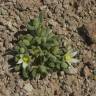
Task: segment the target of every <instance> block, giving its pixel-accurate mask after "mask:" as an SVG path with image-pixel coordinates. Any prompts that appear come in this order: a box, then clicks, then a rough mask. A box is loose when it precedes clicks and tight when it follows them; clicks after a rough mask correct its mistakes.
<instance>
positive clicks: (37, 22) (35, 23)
mask: <svg viewBox="0 0 96 96" xmlns="http://www.w3.org/2000/svg"><path fill="white" fill-rule="evenodd" d="M39 25H40V20H39V18H35V19H34V21H33V26H34V27H35V29H37V28H38V27H39Z"/></svg>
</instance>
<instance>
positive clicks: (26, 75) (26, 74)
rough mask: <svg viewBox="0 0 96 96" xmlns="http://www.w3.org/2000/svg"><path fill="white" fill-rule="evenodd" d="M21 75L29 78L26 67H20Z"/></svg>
mask: <svg viewBox="0 0 96 96" xmlns="http://www.w3.org/2000/svg"><path fill="white" fill-rule="evenodd" d="M22 75H23V77H24V79H27V78H29V75H28V71H27V69H22Z"/></svg>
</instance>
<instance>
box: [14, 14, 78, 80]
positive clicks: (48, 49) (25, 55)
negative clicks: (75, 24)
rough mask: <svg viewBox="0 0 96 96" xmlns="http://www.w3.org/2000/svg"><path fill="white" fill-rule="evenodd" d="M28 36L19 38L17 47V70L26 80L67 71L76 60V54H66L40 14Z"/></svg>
mask: <svg viewBox="0 0 96 96" xmlns="http://www.w3.org/2000/svg"><path fill="white" fill-rule="evenodd" d="M27 32H28V33H27V34H25V35H23V34H22V35H21V36H19V39H18V43H17V44H16V46H15V51H16V55H15V62H16V68H15V69H16V70H17V71H20V72H21V74H22V75H23V77H24V78H26V79H27V78H30V79H31V78H36V77H38V76H40V77H44V76H46V75H47V74H48V73H52V72H54V71H56V72H60V71H65V70H66V69H68V68H69V66H70V64H71V63H72V62H73V61H74V60H75V61H76V59H74V58H73V57H74V56H75V55H76V53H72V54H71V53H70V51H68V52H66V53H64V52H63V50H62V48H60V45H59V41H60V40H59V37H58V36H57V35H55V34H54V33H53V32H52V30H51V29H50V28H49V27H48V26H47V27H45V26H44V25H43V17H42V15H41V14H40V15H39V16H38V17H36V18H35V19H33V20H30V22H29V23H28V25H27Z"/></svg>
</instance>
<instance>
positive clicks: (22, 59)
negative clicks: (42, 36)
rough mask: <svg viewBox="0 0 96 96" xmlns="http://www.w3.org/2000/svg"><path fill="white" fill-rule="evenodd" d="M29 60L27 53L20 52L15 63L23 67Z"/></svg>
mask: <svg viewBox="0 0 96 96" xmlns="http://www.w3.org/2000/svg"><path fill="white" fill-rule="evenodd" d="M29 62H30V57H29V55H23V54H20V59H19V60H18V62H17V64H22V67H23V68H24V69H25V68H26V67H27V66H28V64H29Z"/></svg>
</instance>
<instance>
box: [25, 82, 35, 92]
mask: <svg viewBox="0 0 96 96" xmlns="http://www.w3.org/2000/svg"><path fill="white" fill-rule="evenodd" d="M24 89H25V90H26V91H27V92H28V93H30V92H32V91H33V87H32V85H31V84H30V83H27V84H25V85H24Z"/></svg>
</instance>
